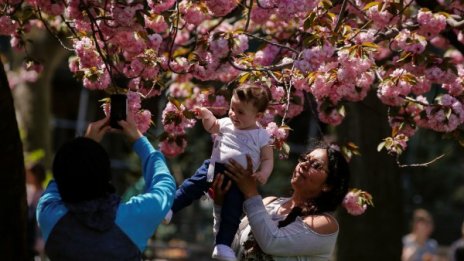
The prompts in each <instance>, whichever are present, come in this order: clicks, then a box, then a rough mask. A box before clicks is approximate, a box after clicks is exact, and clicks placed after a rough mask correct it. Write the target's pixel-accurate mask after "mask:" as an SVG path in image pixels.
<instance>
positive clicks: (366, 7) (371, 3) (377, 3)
mask: <svg viewBox="0 0 464 261" xmlns="http://www.w3.org/2000/svg"><path fill="white" fill-rule="evenodd" d="M376 5H377V6H378V5H380V2H370V3H368V4H367V5H365V6H364V8H363V9H362V10H363V11H366V10H367V9H369V8H371V7H373V6H376Z"/></svg>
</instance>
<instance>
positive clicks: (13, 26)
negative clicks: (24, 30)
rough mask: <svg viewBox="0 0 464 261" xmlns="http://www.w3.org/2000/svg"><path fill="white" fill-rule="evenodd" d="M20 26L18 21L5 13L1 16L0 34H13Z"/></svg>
mask: <svg viewBox="0 0 464 261" xmlns="http://www.w3.org/2000/svg"><path fill="white" fill-rule="evenodd" d="M18 27H19V24H18V22H16V20H12V19H11V18H10V17H9V16H6V15H3V16H1V17H0V35H10V34H13V33H14V32H15V31H16V30H17V29H18Z"/></svg>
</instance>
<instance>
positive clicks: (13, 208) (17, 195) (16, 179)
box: [0, 60, 27, 261]
mask: <svg viewBox="0 0 464 261" xmlns="http://www.w3.org/2000/svg"><path fill="white" fill-rule="evenodd" d="M0 119H1V120H0V170H1V171H0V184H1V185H2V188H1V189H0V205H1V206H2V211H0V235H1V236H0V260H4V261H10V260H11V261H16V260H19V261H21V260H26V253H27V251H26V249H27V246H26V219H27V203H26V186H25V182H26V181H25V171H24V158H23V147H22V143H21V139H20V137H19V129H18V124H17V122H16V115H15V108H14V102H13V96H12V93H11V90H10V86H9V84H8V79H7V77H6V73H5V69H4V67H3V62H2V61H1V60H0Z"/></svg>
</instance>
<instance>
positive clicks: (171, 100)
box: [168, 97, 181, 110]
mask: <svg viewBox="0 0 464 261" xmlns="http://www.w3.org/2000/svg"><path fill="white" fill-rule="evenodd" d="M168 100H169V102H170V103H172V104H174V106H176V108H177V109H178V110H180V106H181V103H180V101H178V100H176V99H174V97H169V98H168Z"/></svg>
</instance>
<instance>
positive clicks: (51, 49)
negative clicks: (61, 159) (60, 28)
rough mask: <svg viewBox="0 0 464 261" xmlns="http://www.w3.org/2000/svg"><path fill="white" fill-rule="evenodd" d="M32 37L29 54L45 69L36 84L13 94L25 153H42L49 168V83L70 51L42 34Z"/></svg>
mask: <svg viewBox="0 0 464 261" xmlns="http://www.w3.org/2000/svg"><path fill="white" fill-rule="evenodd" d="M31 38H32V39H33V42H34V44H33V45H31V47H30V55H31V57H32V58H34V59H36V60H38V61H40V62H41V63H42V64H43V67H44V70H43V72H42V73H41V75H40V76H39V78H38V79H37V81H36V82H33V83H28V84H24V85H21V86H18V87H17V88H16V89H15V91H14V95H15V101H16V103H17V109H18V112H19V119H18V120H19V126H20V128H21V129H22V130H24V131H25V133H26V137H25V141H24V143H25V144H24V149H25V151H26V152H31V151H34V150H38V149H42V150H44V152H45V159H44V163H45V165H46V167H47V168H49V167H50V164H51V157H52V149H51V148H52V143H51V142H52V141H51V137H52V129H51V118H52V117H51V111H52V110H51V106H52V104H51V92H52V88H51V84H52V79H53V76H54V74H55V71H56V69H57V67H58V65H59V64H60V63H61V62H62V61H63V59H64V58H65V57H66V55H67V54H68V53H69V52H68V51H67V50H65V49H64V48H63V47H62V46H60V45H59V43H58V41H57V40H56V39H55V38H53V37H51V36H50V35H49V34H47V33H46V32H44V31H40V32H34V34H32V35H31Z"/></svg>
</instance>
